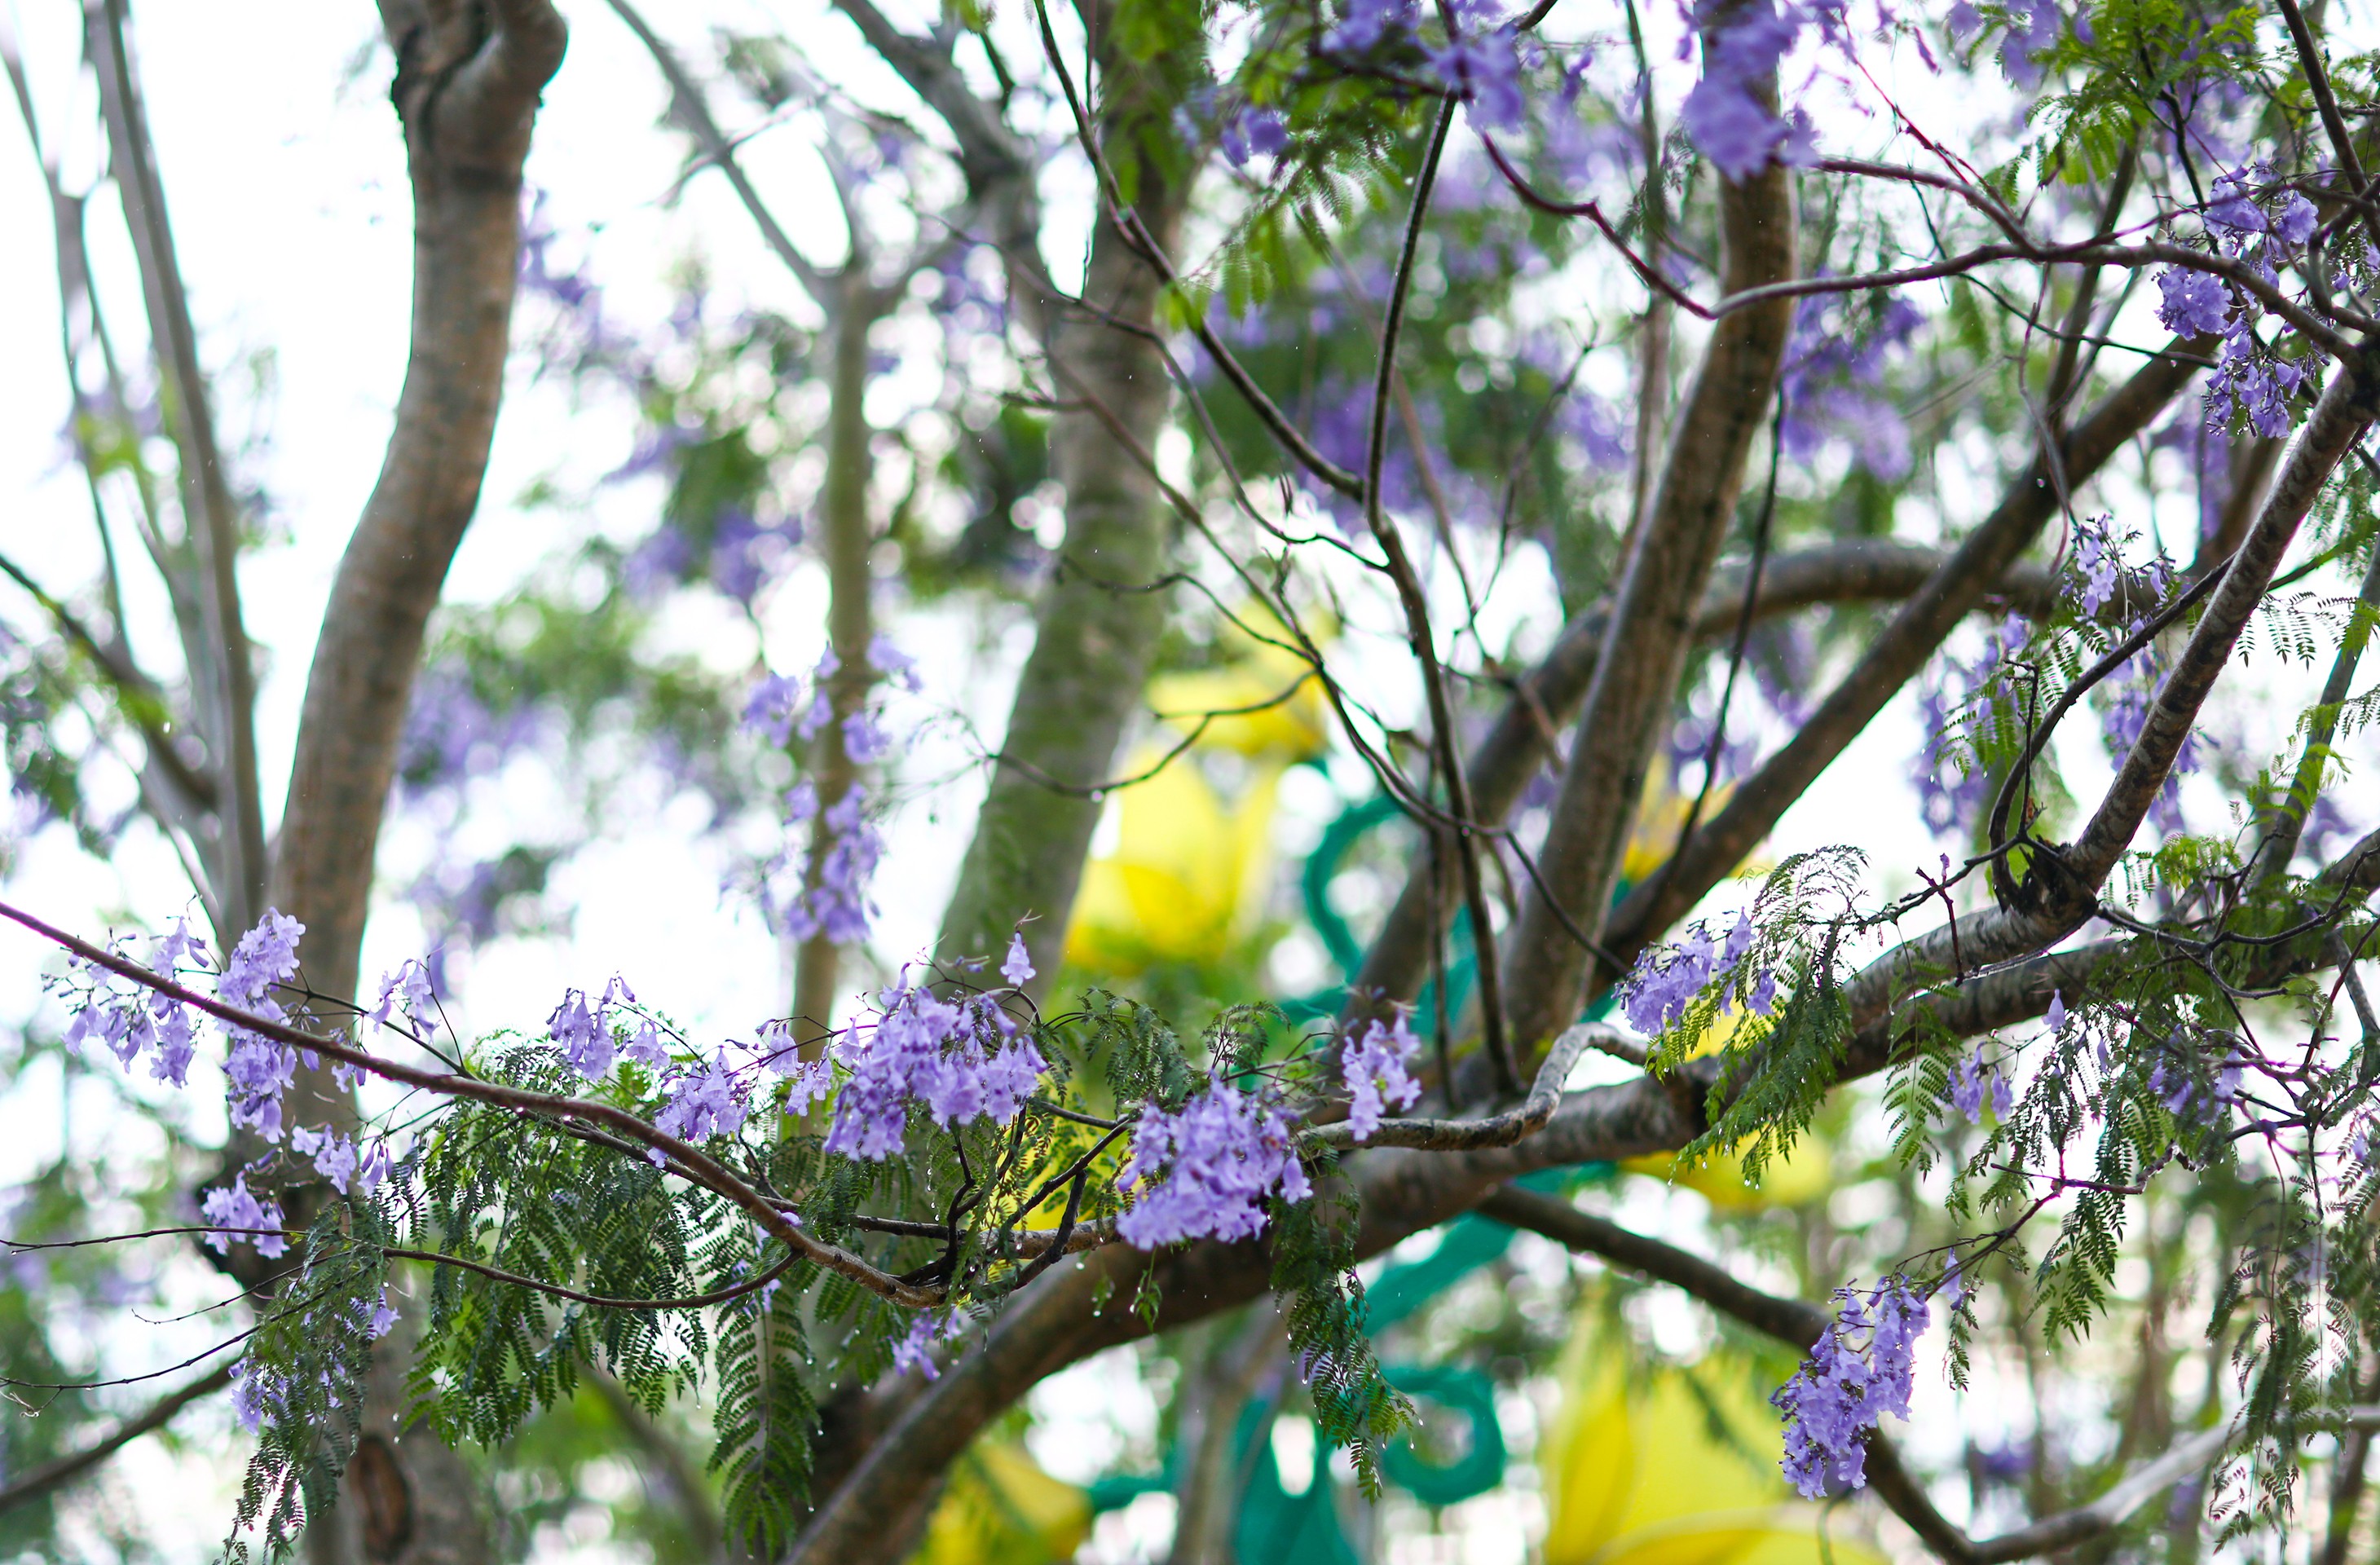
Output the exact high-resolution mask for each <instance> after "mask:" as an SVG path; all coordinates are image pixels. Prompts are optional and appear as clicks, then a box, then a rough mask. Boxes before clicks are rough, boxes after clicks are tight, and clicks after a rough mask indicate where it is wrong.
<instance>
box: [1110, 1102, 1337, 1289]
mask: <svg viewBox="0 0 2380 1565" xmlns="http://www.w3.org/2000/svg"><path fill="white" fill-rule="evenodd" d="M1117 1184H1118V1187H1119V1188H1120V1189H1123V1190H1126V1191H1131V1190H1134V1189H1138V1190H1139V1192H1140V1195H1139V1198H1138V1199H1137V1200H1135V1202H1134V1203H1133V1207H1132V1209H1131V1210H1130V1211H1128V1212H1126V1213H1124V1214H1123V1216H1122V1217H1121V1218H1119V1219H1116V1232H1117V1233H1119V1234H1121V1235H1122V1236H1123V1239H1124V1240H1125V1241H1126V1242H1127V1243H1129V1244H1134V1245H1135V1246H1137V1247H1138V1248H1140V1249H1143V1250H1154V1249H1157V1248H1159V1247H1160V1246H1161V1245H1166V1244H1180V1243H1182V1242H1183V1241H1184V1240H1189V1239H1220V1240H1224V1241H1226V1242H1229V1241H1232V1240H1235V1239H1252V1238H1254V1237H1255V1236H1256V1235H1257V1234H1259V1233H1261V1232H1263V1231H1264V1228H1265V1222H1266V1216H1265V1207H1264V1203H1265V1200H1266V1198H1267V1197H1269V1196H1270V1195H1274V1194H1275V1193H1278V1194H1279V1195H1281V1198H1282V1199H1283V1200H1286V1201H1303V1200H1305V1198H1306V1197H1307V1196H1308V1195H1312V1194H1313V1186H1312V1184H1311V1183H1309V1182H1308V1181H1307V1179H1306V1177H1305V1168H1304V1167H1303V1166H1302V1165H1301V1164H1300V1163H1299V1162H1298V1160H1297V1148H1296V1146H1295V1143H1294V1141H1293V1137H1292V1135H1291V1131H1290V1122H1289V1117H1288V1115H1287V1114H1285V1113H1284V1112H1282V1111H1281V1110H1280V1109H1279V1108H1277V1107H1273V1106H1271V1105H1269V1104H1267V1103H1266V1102H1264V1101H1263V1100H1262V1099H1261V1098H1258V1097H1257V1096H1256V1095H1255V1094H1253V1093H1245V1092H1242V1091H1240V1090H1239V1089H1238V1088H1236V1087H1234V1086H1232V1085H1231V1084H1230V1083H1229V1082H1227V1081H1225V1080H1224V1079H1223V1078H1222V1077H1221V1076H1220V1075H1218V1076H1216V1077H1214V1078H1213V1079H1212V1080H1211V1081H1209V1082H1208V1088H1207V1090H1206V1091H1205V1092H1203V1093H1201V1094H1199V1095H1198V1096H1197V1097H1196V1098H1192V1099H1191V1100H1190V1101H1189V1102H1188V1103H1186V1104H1184V1106H1183V1107H1182V1109H1181V1110H1179V1111H1178V1112H1174V1113H1168V1112H1166V1111H1165V1110H1162V1109H1157V1108H1150V1109H1147V1110H1144V1111H1143V1113H1142V1115H1141V1119H1140V1122H1139V1123H1138V1124H1136V1125H1135V1126H1134V1127H1133V1133H1132V1157H1131V1158H1130V1159H1128V1160H1127V1161H1126V1162H1125V1164H1124V1167H1123V1178H1122V1179H1121V1180H1119V1181H1118V1182H1117Z"/></svg>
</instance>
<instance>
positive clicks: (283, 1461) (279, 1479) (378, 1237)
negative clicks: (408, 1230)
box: [224, 1201, 394, 1561]
mask: <svg viewBox="0 0 2380 1565" xmlns="http://www.w3.org/2000/svg"><path fill="white" fill-rule="evenodd" d="M393 1232H394V1229H393V1225H392V1224H391V1222H390V1215H389V1214H388V1213H387V1212H385V1211H383V1210H381V1209H380V1208H378V1207H375V1206H373V1205H372V1204H371V1203H370V1202H366V1201H356V1202H346V1201H333V1202H328V1203H326V1204H325V1205H324V1207H323V1208H322V1213H321V1215H320V1216H319V1217H318V1218H316V1219H315V1221H314V1223H313V1225H312V1227H311V1228H310V1229H309V1230H308V1231H307V1234H306V1239H305V1244H304V1258H303V1260H302V1261H300V1263H299V1264H298V1265H297V1268H295V1269H294V1270H293V1272H292V1273H291V1274H290V1275H289V1276H288V1277H287V1278H286V1280H285V1281H284V1282H283V1284H282V1287H281V1290H280V1292H279V1293H278V1295H277V1296H276V1297H275V1299H274V1300H273V1304H272V1306H271V1307H270V1308H269V1309H268V1310H267V1311H266V1313H265V1314H264V1316H263V1317H262V1318H261V1320H259V1321H258V1322H257V1325H256V1328H255V1330H254V1332H253V1333H252V1334H251V1335H250V1336H249V1342H248V1348H247V1351H246V1353H245V1354H244V1355H243V1357H242V1360H241V1369H240V1376H239V1378H240V1382H241V1384H240V1386H239V1388H238V1389H237V1390H236V1391H235V1393H234V1401H235V1403H236V1404H237V1403H240V1402H243V1401H244V1402H246V1403H247V1405H249V1406H250V1407H253V1408H255V1409H257V1410H259V1411H260V1413H261V1417H260V1419H259V1422H258V1425H257V1448H256V1454H255V1455H254V1456H253V1457H251V1458H250V1459H249V1464H248V1474H247V1476H246V1478H245V1479H244V1480H243V1482H242V1483H241V1485H240V1491H239V1505H238V1509H237V1511H236V1512H235V1515H234V1520H233V1523H232V1533H231V1536H230V1537H228V1538H227V1539H225V1546H224V1547H225V1552H226V1553H227V1554H228V1555H229V1556H230V1557H231V1558H232V1559H238V1560H243V1561H245V1560H246V1559H249V1545H248V1540H247V1539H246V1538H245V1537H243V1536H242V1534H244V1533H248V1532H250V1531H255V1532H257V1533H258V1534H259V1535H260V1536H261V1539H262V1541H263V1544H264V1547H265V1552H266V1555H267V1557H268V1558H278V1557H279V1556H281V1555H283V1554H285V1553H286V1552H287V1550H288V1548H289V1547H290V1545H291V1543H292V1542H293V1541H294V1539H295V1535H296V1531H297V1527H298V1525H299V1524H300V1523H302V1522H303V1520H304V1519H305V1518H306V1517H308V1516H310V1515H320V1514H323V1513H325V1512H327V1511H328V1510H330V1509H331V1508H332V1507H333V1506H334V1505H336V1504H337V1503H338V1483H339V1478H340V1476H341V1474H344V1473H345V1472H346V1464H347V1459H348V1458H349V1456H350V1455H351V1454H353V1452H354V1450H355V1446H356V1439H357V1437H358V1434H359V1433H360V1431H361V1428H362V1415H363V1405H364V1382H365V1380H366V1378H367V1377H369V1376H370V1373H371V1343H372V1331H371V1326H372V1316H373V1313H374V1311H375V1310H377V1309H378V1308H379V1307H380V1306H381V1304H383V1302H384V1293H383V1288H384V1285H385V1284H386V1281H387V1279H388V1261H387V1257H386V1256H385V1255H384V1254H383V1249H382V1246H383V1245H384V1244H387V1243H389V1241H390V1238H391V1236H392V1235H393Z"/></svg>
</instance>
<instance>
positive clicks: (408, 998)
mask: <svg viewBox="0 0 2380 1565" xmlns="http://www.w3.org/2000/svg"><path fill="white" fill-rule="evenodd" d="M364 1014H365V1015H366V1016H367V1017H368V1018H370V1020H371V1021H372V1022H373V1023H375V1024H377V1025H381V1026H383V1027H384V1026H386V1025H388V1024H389V1018H390V1016H391V1015H393V1014H395V1015H402V1016H403V1017H404V1018H405V1019H406V1021H407V1023H408V1024H410V1025H412V1027H413V1028H414V1029H415V1030H416V1031H417V1032H418V1033H419V1034H421V1035H422V1036H425V1037H426V1036H428V1035H429V1034H431V1033H434V1032H436V1031H437V1030H438V991H437V989H435V988H434V987H432V985H431V981H430V969H429V968H427V967H425V966H423V965H422V964H420V963H419V962H415V961H412V960H410V959H408V960H407V961H406V962H404V963H402V964H399V965H398V967H397V969H396V971H395V972H394V973H390V974H388V975H386V976H385V977H383V978H382V979H381V981H380V999H379V1001H377V1002H376V1003H374V1005H373V1006H372V1008H371V1009H370V1011H367V1012H365V1013H364Z"/></svg>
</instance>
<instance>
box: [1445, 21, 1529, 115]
mask: <svg viewBox="0 0 2380 1565" xmlns="http://www.w3.org/2000/svg"><path fill="white" fill-rule="evenodd" d="M1428 53H1429V66H1430V69H1431V70H1432V71H1433V72H1435V73H1436V75H1437V77H1438V79H1439V83H1440V84H1441V85H1443V86H1444V87H1445V89H1446V90H1447V91H1448V92H1449V93H1451V94H1452V95H1453V96H1455V97H1457V98H1460V99H1462V100H1463V103H1464V105H1465V107H1466V109H1467V110H1468V112H1469V114H1470V115H1471V122H1472V124H1473V125H1475V126H1476V127H1478V128H1480V129H1482V130H1510V129H1512V127H1515V126H1518V125H1519V124H1520V123H1521V121H1522V118H1523V116H1524V114H1525V113H1526V112H1527V105H1526V103H1524V100H1523V98H1522V94H1521V63H1520V58H1519V56H1518V55H1517V54H1515V52H1514V51H1513V48H1512V34H1511V33H1509V32H1505V31H1501V30H1498V31H1494V32H1487V33H1482V34H1479V35H1478V36H1476V37H1469V38H1466V37H1464V36H1463V35H1462V34H1461V33H1457V34H1456V35H1455V36H1453V37H1451V38H1450V39H1448V40H1447V41H1446V46H1445V47H1444V48H1440V49H1432V50H1430V51H1429V52H1428Z"/></svg>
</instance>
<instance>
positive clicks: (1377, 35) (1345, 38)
mask: <svg viewBox="0 0 2380 1565" xmlns="http://www.w3.org/2000/svg"><path fill="white" fill-rule="evenodd" d="M1413 16H1414V7H1413V0H1347V3H1346V9H1345V10H1344V11H1343V12H1342V13H1341V15H1340V19H1339V24H1338V25H1337V26H1336V27H1333V28H1332V29H1331V30H1330V32H1329V33H1327V34H1325V35H1324V37H1323V40H1322V46H1323V47H1324V48H1325V49H1328V50H1330V52H1331V53H1333V54H1339V55H1361V54H1366V53H1367V52H1369V51H1370V50H1371V49H1373V48H1374V47H1376V46H1377V45H1378V43H1379V42H1380V41H1381V40H1382V39H1383V38H1386V37H1388V36H1389V35H1390V33H1392V32H1409V31H1411V30H1413Z"/></svg>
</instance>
